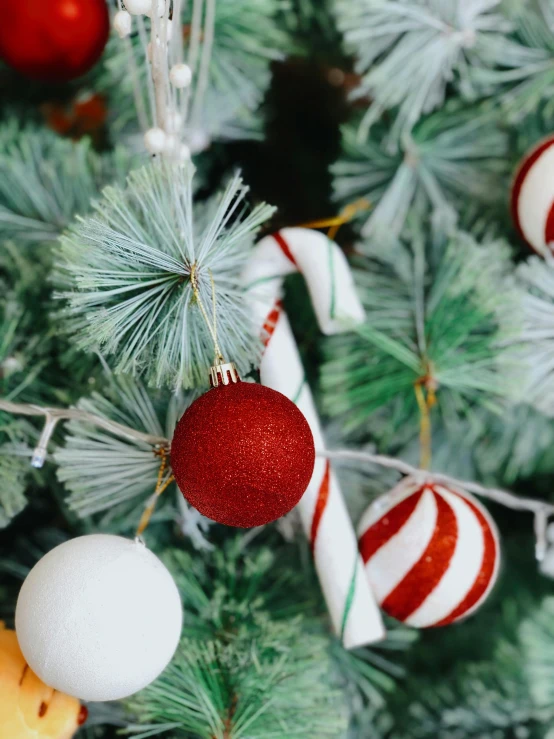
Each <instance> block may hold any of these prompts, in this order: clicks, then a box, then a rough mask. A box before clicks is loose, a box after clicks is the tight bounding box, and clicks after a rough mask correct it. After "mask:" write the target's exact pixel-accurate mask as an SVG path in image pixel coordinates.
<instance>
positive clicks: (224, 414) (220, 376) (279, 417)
mask: <svg viewBox="0 0 554 739" xmlns="http://www.w3.org/2000/svg"><path fill="white" fill-rule="evenodd" d="M211 377H212V389H211V390H209V391H208V392H207V393H205V394H204V395H202V396H201V397H200V398H198V400H196V401H195V402H194V403H193V404H192V405H191V406H190V408H188V409H187V411H186V412H185V414H184V415H183V417H182V418H181V420H180V421H179V423H178V424H177V428H176V429H175V435H174V436H173V441H172V442H171V466H172V468H173V474H174V475H175V479H176V481H177V485H178V486H179V488H180V490H181V492H182V493H183V495H184V497H185V498H186V499H187V500H188V502H189V503H190V504H191V505H193V506H194V507H195V508H196V509H198V510H199V511H200V513H202V514H204V515H205V516H207V517H208V518H211V519H212V520H213V521H217V522H218V523H222V524H226V525H227V526H239V527H242V528H249V527H251V526H261V525H262V524H266V523H269V522H270V521H274V520H275V519H277V518H280V517H281V516H283V515H284V514H285V513H288V512H289V511H290V510H291V509H292V508H294V506H295V505H296V504H297V503H298V501H299V500H300V498H301V497H302V495H303V493H304V491H305V490H306V488H307V487H308V483H309V482H310V479H311V477H312V472H313V469H314V463H315V448H314V440H313V436H312V432H311V430H310V427H309V425H308V422H307V421H306V419H305V418H304V416H303V414H302V413H301V412H300V411H299V410H298V408H297V407H296V406H295V404H294V403H293V402H292V401H290V400H289V399H288V398H287V397H285V396H284V395H282V394H281V393H278V392H277V391H276V390H271V389H270V388H268V387H264V386H263V385H258V384H257V383H251V382H241V381H240V379H239V378H238V376H237V375H236V370H235V369H234V365H232V364H226V365H219V366H218V367H213V368H212V373H211Z"/></svg>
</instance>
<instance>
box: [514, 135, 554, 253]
mask: <svg viewBox="0 0 554 739" xmlns="http://www.w3.org/2000/svg"><path fill="white" fill-rule="evenodd" d="M511 210H512V217H513V219H514V223H515V225H516V228H517V229H518V231H519V233H520V235H521V237H522V238H523V239H524V240H525V241H526V242H527V243H528V244H529V246H531V247H532V248H533V249H534V250H535V251H536V252H538V253H539V254H541V255H542V256H544V255H545V254H546V253H548V252H549V251H550V252H552V251H554V136H549V137H548V138H547V139H545V140H543V141H541V142H540V143H539V144H538V146H536V147H535V148H534V149H532V150H531V151H530V152H529V154H528V155H527V156H526V157H525V159H524V160H523V162H522V163H521V165H520V167H519V169H518V171H517V173H516V176H515V179H514V184H513V186H512V195H511Z"/></svg>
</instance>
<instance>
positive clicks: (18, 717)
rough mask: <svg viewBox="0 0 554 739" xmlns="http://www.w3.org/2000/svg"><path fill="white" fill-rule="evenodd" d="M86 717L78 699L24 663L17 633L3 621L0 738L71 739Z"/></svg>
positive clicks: (0, 641) (0, 632)
mask: <svg viewBox="0 0 554 739" xmlns="http://www.w3.org/2000/svg"><path fill="white" fill-rule="evenodd" d="M86 717H87V709H86V708H85V706H81V704H80V703H79V701H78V700H77V699H76V698H71V697H70V696H68V695H65V694H64V693H59V692H58V691H57V690H54V689H53V688H49V687H48V686H47V685H45V684H44V683H43V682H42V680H39V678H38V677H37V676H36V675H35V673H34V672H33V671H32V670H31V668H30V667H29V666H28V665H27V663H26V662H25V658H24V657H23V654H22V653H21V649H20V648H19V644H18V642H17V636H16V634H15V631H12V630H11V629H6V628H5V625H4V624H3V623H2V622H1V621H0V737H2V739H8V737H9V739H71V737H72V736H73V735H74V734H75V732H76V731H77V729H78V728H79V726H81V725H82V724H83V723H84V722H85V721H86Z"/></svg>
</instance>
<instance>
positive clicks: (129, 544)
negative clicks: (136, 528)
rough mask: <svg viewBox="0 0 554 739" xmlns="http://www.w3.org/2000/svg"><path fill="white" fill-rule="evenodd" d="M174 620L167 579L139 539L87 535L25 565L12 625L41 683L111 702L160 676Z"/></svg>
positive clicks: (174, 641)
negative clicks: (29, 567) (27, 568)
mask: <svg viewBox="0 0 554 739" xmlns="http://www.w3.org/2000/svg"><path fill="white" fill-rule="evenodd" d="M182 618H183V614H182V607H181V600H180V597H179V592H178V590H177V587H176V585H175V582H174V581H173V579H172V577H171V575H170V574H169V572H168V570H167V569H166V567H165V566H164V565H163V564H162V562H161V561H160V560H159V559H158V558H157V557H156V556H155V555H154V554H152V552H150V551H149V550H148V549H147V548H146V547H145V546H144V544H142V543H141V542H139V541H133V540H131V539H125V538H123V537H120V536H112V535H108V534H92V535H89V536H80V537H78V538H76V539H71V540H70V541H67V542H64V543H63V544H60V546H58V547H56V548H55V549H53V550H52V551H50V552H48V554H46V555H45V556H44V557H43V558H42V559H41V560H40V561H39V562H38V563H37V564H36V565H35V566H34V567H33V569H32V570H31V572H30V573H29V575H28V576H27V579H26V580H25V582H24V583H23V586H22V588H21V591H20V593H19V598H18V601H17V608H16V614H15V624H16V631H17V638H18V641H19V645H20V647H21V651H22V652H23V655H24V657H25V659H26V660H27V662H28V664H29V666H30V667H31V669H32V670H33V671H34V672H35V673H36V674H37V675H38V676H39V677H40V679H41V680H42V681H43V682H45V683H46V684H47V685H49V686H51V687H52V688H55V689H56V690H59V691H61V692H63V693H67V694H68V695H71V696H75V697H76V698H80V699H81V700H87V701H111V700H119V699H121V698H125V697H127V696H129V695H132V694H133V693H136V692H137V691H139V690H142V688H144V687H146V685H149V684H150V683H151V682H152V681H153V680H155V679H156V678H157V677H158V675H160V674H161V672H162V671H163V670H164V669H165V667H166V666H167V665H168V663H169V662H170V660H171V658H172V657H173V654H174V652H175V649H176V648H177V645H178V643H179V638H180V634H181V627H182Z"/></svg>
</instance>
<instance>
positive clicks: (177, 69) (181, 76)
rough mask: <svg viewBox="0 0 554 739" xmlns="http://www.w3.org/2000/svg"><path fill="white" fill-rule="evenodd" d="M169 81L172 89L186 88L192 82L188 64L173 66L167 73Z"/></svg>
mask: <svg viewBox="0 0 554 739" xmlns="http://www.w3.org/2000/svg"><path fill="white" fill-rule="evenodd" d="M169 79H170V81H171V84H172V85H173V87H177V88H183V87H188V86H189V85H190V83H191V82H192V69H191V68H190V67H189V65H188V64H174V65H173V66H172V67H171V70H170V72H169Z"/></svg>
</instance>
